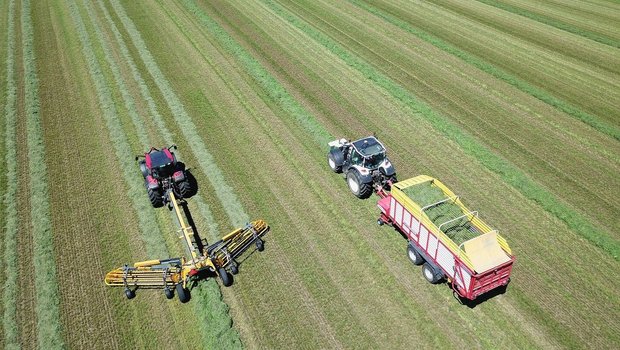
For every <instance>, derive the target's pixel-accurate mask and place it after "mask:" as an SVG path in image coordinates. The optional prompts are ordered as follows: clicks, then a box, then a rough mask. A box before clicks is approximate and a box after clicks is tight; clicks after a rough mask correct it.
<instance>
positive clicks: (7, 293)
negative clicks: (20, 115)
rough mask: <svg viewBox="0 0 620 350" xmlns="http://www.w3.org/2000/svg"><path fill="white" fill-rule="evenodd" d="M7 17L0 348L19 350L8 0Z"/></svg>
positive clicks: (14, 102) (13, 86) (12, 6)
mask: <svg viewBox="0 0 620 350" xmlns="http://www.w3.org/2000/svg"><path fill="white" fill-rule="evenodd" d="M6 16H7V31H6V37H7V50H6V60H5V64H6V92H5V94H6V100H5V105H4V109H3V112H4V133H5V140H4V144H5V152H6V153H5V155H4V162H5V167H6V168H5V169H6V170H5V171H6V173H5V176H6V192H5V193H4V196H3V197H2V200H3V204H4V208H3V209H4V213H3V214H4V227H3V231H4V237H3V243H4V251H3V259H2V267H3V271H5V273H4V282H3V286H2V292H3V293H2V308H3V317H2V321H3V322H2V330H3V344H2V345H3V346H4V348H5V349H18V348H19V330H18V328H17V323H16V317H17V305H16V304H17V302H16V298H15V296H16V295H17V273H18V271H17V267H18V264H17V203H16V201H15V197H16V195H17V186H18V181H19V177H18V176H17V164H16V161H15V160H16V159H17V150H16V130H15V129H16V127H15V124H16V123H17V120H16V119H17V82H16V77H15V53H14V52H15V46H16V42H15V41H16V38H15V1H14V0H9V3H8V11H7V13H6ZM0 344H1V343H0Z"/></svg>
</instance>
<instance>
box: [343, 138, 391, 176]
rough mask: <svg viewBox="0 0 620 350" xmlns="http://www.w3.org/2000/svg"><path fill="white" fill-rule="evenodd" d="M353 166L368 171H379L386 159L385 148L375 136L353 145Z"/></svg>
mask: <svg viewBox="0 0 620 350" xmlns="http://www.w3.org/2000/svg"><path fill="white" fill-rule="evenodd" d="M352 145H353V147H352V149H351V158H350V159H351V164H353V165H360V166H362V167H364V168H366V169H369V170H373V169H377V168H378V167H379V166H380V165H381V163H383V161H384V160H385V159H386V157H385V147H383V145H382V144H381V142H379V140H377V139H376V138H375V137H374V136H369V137H366V138H363V139H360V140H357V141H355V142H353V143H352Z"/></svg>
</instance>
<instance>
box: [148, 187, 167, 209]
mask: <svg viewBox="0 0 620 350" xmlns="http://www.w3.org/2000/svg"><path fill="white" fill-rule="evenodd" d="M146 193H147V194H148V196H149V200H150V201H151V205H152V206H153V208H161V207H163V206H164V199H163V198H162V195H161V191H159V190H152V189H150V188H147V189H146Z"/></svg>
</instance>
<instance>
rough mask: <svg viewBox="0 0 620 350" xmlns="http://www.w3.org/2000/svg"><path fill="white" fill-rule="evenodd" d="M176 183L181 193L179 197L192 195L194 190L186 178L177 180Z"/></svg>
mask: <svg viewBox="0 0 620 350" xmlns="http://www.w3.org/2000/svg"><path fill="white" fill-rule="evenodd" d="M178 185H179V194H180V195H181V198H186V199H187V198H190V197H191V196H193V195H194V191H193V189H192V187H191V184H190V183H189V181H188V180H187V179H185V180H183V181H181V182H179V183H178Z"/></svg>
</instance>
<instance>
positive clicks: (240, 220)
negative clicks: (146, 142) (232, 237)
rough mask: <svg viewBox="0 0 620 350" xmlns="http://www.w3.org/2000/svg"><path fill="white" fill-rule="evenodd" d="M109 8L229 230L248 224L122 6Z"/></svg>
mask: <svg viewBox="0 0 620 350" xmlns="http://www.w3.org/2000/svg"><path fill="white" fill-rule="evenodd" d="M111 4H112V6H113V8H114V10H115V13H116V14H117V16H118V17H119V19H120V20H121V22H122V23H123V26H124V28H125V30H126V31H127V33H128V34H129V37H130V38H131V41H132V42H133V44H134V46H135V47H136V49H137V50H138V53H139V55H140V58H141V59H142V61H143V62H144V64H145V66H146V67H147V69H148V71H149V74H150V75H151V76H152V77H153V79H154V81H155V83H156V84H157V87H158V88H159V90H160V92H161V93H162V95H163V97H164V99H165V100H166V102H167V104H168V106H169V108H170V110H171V112H172V115H173V117H174V119H175V121H176V123H177V125H178V126H179V128H180V129H181V132H182V133H183V136H184V137H185V139H186V140H187V142H188V143H189V144H190V145H191V148H192V152H193V154H194V155H195V158H196V159H197V160H198V162H199V166H200V168H201V170H202V171H203V172H204V174H206V175H207V177H208V179H209V181H210V182H211V184H212V185H213V188H214V189H215V194H216V195H217V197H218V199H219V200H220V202H222V203H224V205H225V208H226V211H227V215H228V216H229V218H230V221H231V223H232V226H235V227H237V226H242V225H244V224H245V223H247V222H248V221H249V216H248V214H247V213H245V211H244V209H243V207H242V206H241V204H240V202H239V199H238V198H237V195H236V194H235V192H234V190H233V189H232V188H231V187H230V185H228V184H227V183H226V180H225V179H224V175H223V174H222V171H221V170H220V168H219V167H218V166H217V164H216V163H215V161H214V158H213V156H212V155H211V153H210V152H209V151H208V150H207V148H206V146H205V144H204V142H203V141H202V139H201V137H200V135H198V132H197V131H196V126H195V125H194V122H193V121H192V119H191V117H190V116H189V115H188V113H187V111H186V110H185V107H184V106H183V104H182V103H181V101H180V99H179V98H178V96H177V95H176V93H175V92H174V90H173V89H172V87H171V86H170V83H169V82H168V80H167V79H166V77H165V76H164V74H163V73H162V72H161V70H160V69H159V67H158V65H157V63H156V62H155V60H154V58H153V56H152V55H151V53H150V52H149V50H148V48H147V47H146V44H145V43H144V40H143V39H142V37H141V35H140V32H139V31H138V30H137V28H136V26H135V24H134V23H133V21H132V20H131V19H130V18H129V17H128V16H127V14H126V12H125V10H124V8H123V6H122V5H121V4H120V3H119V2H118V1H112V2H111Z"/></svg>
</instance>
